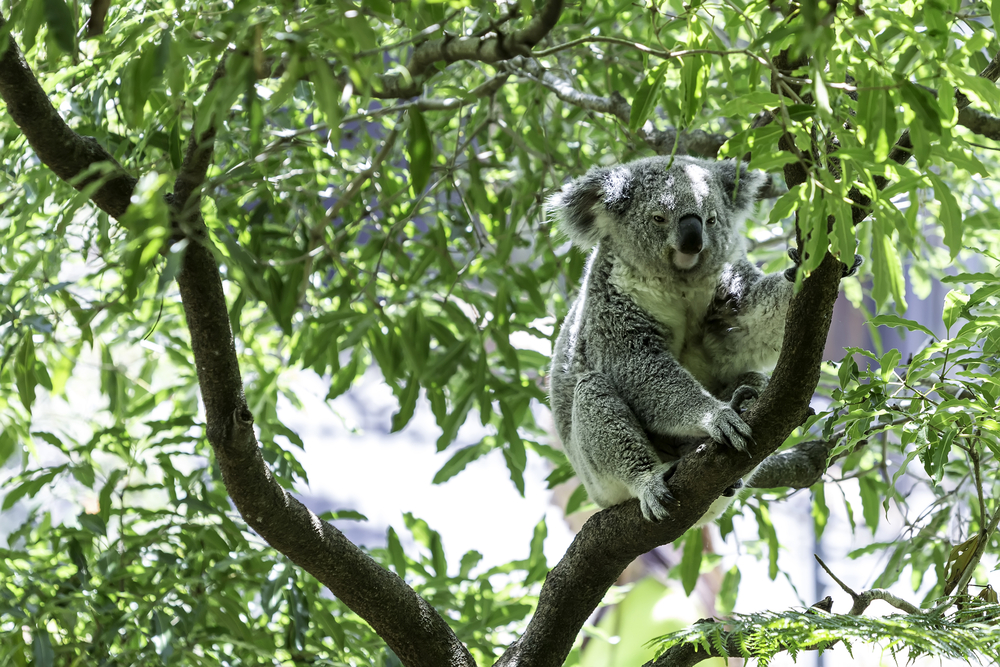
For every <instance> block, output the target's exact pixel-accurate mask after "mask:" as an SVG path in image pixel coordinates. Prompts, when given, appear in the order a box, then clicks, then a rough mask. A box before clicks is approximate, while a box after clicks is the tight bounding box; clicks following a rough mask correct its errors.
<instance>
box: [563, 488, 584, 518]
mask: <svg viewBox="0 0 1000 667" xmlns="http://www.w3.org/2000/svg"><path fill="white" fill-rule="evenodd" d="M587 499H588V496H587V487H585V486H584V485H583V484H580V485H579V486H577V487H576V488H575V489H573V493H571V494H570V495H569V500H567V501H566V514H567V515H570V514H572V513H573V512H576V511H578V510H579V509H580V507H581V506H582V505H583V503H585V502H586V501H587Z"/></svg>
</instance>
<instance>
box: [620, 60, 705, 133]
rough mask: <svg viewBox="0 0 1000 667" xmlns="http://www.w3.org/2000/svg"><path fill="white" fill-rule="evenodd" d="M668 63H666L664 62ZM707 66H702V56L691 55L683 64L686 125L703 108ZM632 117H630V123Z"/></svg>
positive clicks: (682, 91)
mask: <svg viewBox="0 0 1000 667" xmlns="http://www.w3.org/2000/svg"><path fill="white" fill-rule="evenodd" d="M664 64H666V63H664ZM704 72H705V68H704V67H703V66H702V60H701V56H689V57H687V58H684V62H683V64H682V65H681V90H680V93H681V99H682V100H683V101H684V104H683V106H682V112H683V116H682V118H683V121H684V125H685V126H687V125H689V124H691V122H692V121H693V120H694V119H695V117H697V115H698V112H699V111H700V110H701V97H702V88H703V83H704ZM631 124H632V119H631V118H629V125H631Z"/></svg>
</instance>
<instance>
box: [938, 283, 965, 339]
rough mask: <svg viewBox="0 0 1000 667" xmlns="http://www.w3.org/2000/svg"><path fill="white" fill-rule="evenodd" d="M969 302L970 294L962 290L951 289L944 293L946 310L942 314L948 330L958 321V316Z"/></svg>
mask: <svg viewBox="0 0 1000 667" xmlns="http://www.w3.org/2000/svg"><path fill="white" fill-rule="evenodd" d="M968 303H969V295H968V294H966V293H965V292H962V291H961V290H951V291H950V292H948V293H947V294H945V295H944V312H943V314H942V319H943V320H944V326H945V328H946V329H947V330H949V331H950V330H951V327H952V326H953V325H954V324H955V322H957V321H958V318H959V317H960V316H961V315H962V313H963V312H964V311H965V308H966V306H967V305H968Z"/></svg>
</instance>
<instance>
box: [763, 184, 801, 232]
mask: <svg viewBox="0 0 1000 667" xmlns="http://www.w3.org/2000/svg"><path fill="white" fill-rule="evenodd" d="M804 185H805V184H804V183H799V184H798V185H796V186H795V187H793V188H789V189H788V192H786V193H785V194H783V195H781V196H780V197H778V200H777V201H775V202H774V206H773V207H772V208H771V213H770V214H769V215H768V222H769V223H770V224H772V225H777V224H779V223H780V222H781V221H782V220H784V219H785V218H787V217H788V216H790V215H791V214H792V213H793V212H794V211H795V209H797V208H798V207H799V204H801V203H802V198H803V192H804V187H803V186H804Z"/></svg>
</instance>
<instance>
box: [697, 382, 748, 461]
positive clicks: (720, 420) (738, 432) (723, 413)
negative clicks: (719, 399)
mask: <svg viewBox="0 0 1000 667" xmlns="http://www.w3.org/2000/svg"><path fill="white" fill-rule="evenodd" d="M737 391H738V390H737ZM708 435H709V436H710V437H711V438H712V440H715V441H716V442H721V443H722V444H724V445H728V446H729V447H732V448H733V449H735V450H736V451H739V452H745V451H747V445H748V444H749V443H752V442H753V436H752V435H751V433H750V426H749V425H748V424H747V423H746V422H745V421H743V419H742V418H740V416H739V415H738V414H737V413H736V411H735V410H733V409H732V408H731V407H728V406H726V407H725V408H723V409H722V410H719V412H718V414H717V415H716V416H715V420H714V423H713V424H712V425H711V427H710V428H709V433H708Z"/></svg>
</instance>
